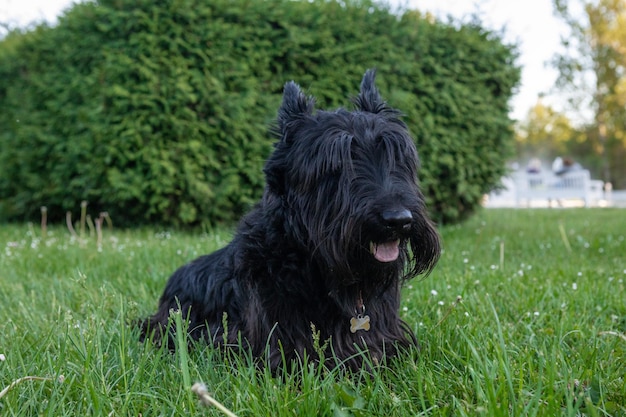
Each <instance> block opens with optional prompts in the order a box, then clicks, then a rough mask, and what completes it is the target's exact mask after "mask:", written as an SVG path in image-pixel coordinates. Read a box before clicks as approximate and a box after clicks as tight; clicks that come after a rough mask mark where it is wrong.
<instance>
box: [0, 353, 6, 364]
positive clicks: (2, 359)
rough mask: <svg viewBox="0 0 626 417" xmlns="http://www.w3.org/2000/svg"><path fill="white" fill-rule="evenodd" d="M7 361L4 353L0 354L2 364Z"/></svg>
mask: <svg viewBox="0 0 626 417" xmlns="http://www.w3.org/2000/svg"><path fill="white" fill-rule="evenodd" d="M6 360H7V357H6V356H4V353H0V362H4V361H6Z"/></svg>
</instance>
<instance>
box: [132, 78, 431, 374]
mask: <svg viewBox="0 0 626 417" xmlns="http://www.w3.org/2000/svg"><path fill="white" fill-rule="evenodd" d="M374 79H375V72H374V71H373V70H370V71H368V72H367V73H366V74H365V76H364V77H363V81H362V82H361V91H360V94H359V95H358V97H357V98H356V99H355V105H356V110H355V111H353V112H349V111H346V110H344V109H338V110H336V111H317V112H314V100H313V98H311V97H306V96H305V95H304V94H303V93H302V92H301V91H300V88H299V87H298V85H297V84H295V83H294V82H289V83H287V84H286V85H285V89H284V96H283V102H282V105H281V107H280V109H279V112H278V126H277V132H276V133H277V135H278V136H279V140H278V142H277V143H276V145H275V149H274V152H273V153H272V155H271V156H270V158H269V159H268V161H267V163H266V165H265V169H264V172H265V177H266V181H267V186H266V188H265V191H264V194H263V198H262V199H261V201H260V202H259V203H257V205H256V206H255V207H254V209H253V210H252V211H251V212H250V213H249V214H248V215H246V216H245V217H244V218H243V219H242V220H241V223H240V225H239V227H238V230H237V233H236V235H235V237H234V239H233V241H232V242H231V243H230V244H229V245H227V246H226V247H224V248H222V249H220V250H218V251H216V252H214V253H212V254H210V255H205V256H202V257H200V258H198V259H196V260H194V261H192V262H191V263H189V264H187V265H185V266H183V267H181V268H180V269H178V270H177V271H176V272H175V273H174V274H173V275H172V277H171V278H170V280H169V282H168V283H167V286H166V288H165V291H164V293H163V295H162V296H161V299H160V302H159V303H160V305H159V309H158V311H157V313H156V314H154V315H153V316H151V317H150V318H148V319H147V320H146V321H144V322H143V323H142V332H143V337H144V338H145V337H147V336H149V334H150V333H151V332H152V331H155V332H154V338H155V340H156V341H157V343H159V342H160V341H161V339H162V338H165V337H166V338H167V339H168V342H167V343H169V344H170V346H173V338H172V336H171V329H170V330H168V329H169V327H168V326H171V324H168V320H169V316H170V311H172V310H179V309H181V310H182V314H183V317H184V318H187V320H188V322H189V332H190V335H191V337H192V338H193V339H200V338H204V339H206V340H207V341H208V342H209V343H211V344H214V345H222V344H226V345H231V344H232V345H237V344H238V341H243V343H244V344H245V347H246V348H248V349H250V350H251V351H252V354H253V355H255V356H256V357H261V358H262V357H264V356H266V360H267V361H268V364H269V366H270V367H271V368H272V369H274V370H275V369H277V367H279V366H280V365H281V364H282V363H283V360H284V359H285V360H286V361H288V362H289V361H291V360H293V359H297V360H302V359H303V358H304V357H305V356H304V353H305V352H306V357H308V358H309V359H311V358H312V359H314V360H318V359H319V358H318V355H316V348H315V343H316V342H315V341H314V337H313V334H314V333H316V334H317V336H318V337H319V340H318V342H319V341H320V340H321V343H320V344H323V342H325V341H327V342H328V343H327V344H326V345H327V352H326V353H325V356H326V358H329V357H332V358H334V359H335V360H337V361H339V362H340V363H343V364H345V365H347V366H348V367H349V368H352V369H358V368H359V367H362V366H363V356H362V355H361V352H367V353H368V354H369V356H370V357H371V358H372V359H373V361H374V362H377V361H380V360H382V359H383V358H384V357H385V356H387V357H389V356H392V355H395V354H396V353H397V351H398V349H399V348H402V347H408V346H410V345H412V344H415V343H416V339H415V336H414V334H413V332H412V331H411V330H410V328H409V327H408V326H407V325H406V323H404V322H403V321H402V320H401V319H400V317H399V315H398V310H399V307H400V287H401V284H402V283H403V282H404V281H405V280H407V279H409V278H412V277H414V276H416V275H419V274H422V273H428V272H430V271H431V270H432V268H433V267H434V265H435V263H436V262H437V260H438V258H439V254H440V240H439V235H438V234H437V232H436V230H435V228H434V226H433V224H432V223H431V221H430V220H429V218H428V217H427V214H426V210H425V207H424V198H423V196H422V194H421V192H420V190H419V188H418V185H417V169H418V157H417V151H416V149H415V145H414V143H413V140H412V139H411V136H410V135H409V132H408V131H407V127H406V125H405V124H404V123H403V122H402V121H401V120H400V119H399V117H400V114H399V112H398V111H396V110H394V109H392V108H390V107H388V106H387V104H386V103H385V102H384V101H383V100H382V99H381V97H380V95H379V92H378V89H377V88H376V86H375V85H374ZM224 315H225V316H224ZM224 317H226V323H227V327H228V331H227V332H224V328H223V321H224ZM165 333H168V334H169V336H165ZM239 344H241V343H239ZM317 351H318V352H319V347H318V348H317ZM283 357H284V359H283Z"/></svg>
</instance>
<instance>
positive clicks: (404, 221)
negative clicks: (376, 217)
mask: <svg viewBox="0 0 626 417" xmlns="http://www.w3.org/2000/svg"><path fill="white" fill-rule="evenodd" d="M382 218H383V222H384V223H385V225H386V226H387V227H391V228H394V229H402V228H404V227H406V226H408V225H409V224H411V221H413V216H412V215H411V212H410V211H408V210H406V209H403V210H385V211H383V212H382Z"/></svg>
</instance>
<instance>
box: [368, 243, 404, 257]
mask: <svg viewBox="0 0 626 417" xmlns="http://www.w3.org/2000/svg"><path fill="white" fill-rule="evenodd" d="M370 253H371V254H372V255H374V258H376V260H377V261H379V262H393V261H395V260H396V259H398V256H400V239H396V240H392V241H391V242H384V243H374V242H370Z"/></svg>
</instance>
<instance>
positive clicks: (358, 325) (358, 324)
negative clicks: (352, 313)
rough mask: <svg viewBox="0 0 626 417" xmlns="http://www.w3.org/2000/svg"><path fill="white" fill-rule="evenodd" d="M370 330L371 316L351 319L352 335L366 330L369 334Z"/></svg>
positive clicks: (359, 316)
mask: <svg viewBox="0 0 626 417" xmlns="http://www.w3.org/2000/svg"><path fill="white" fill-rule="evenodd" d="M369 329H370V316H363V315H361V314H359V315H358V316H356V317H352V318H351V319H350V331H351V332H352V333H356V331H357V330H365V331H366V332H367V331H369Z"/></svg>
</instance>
